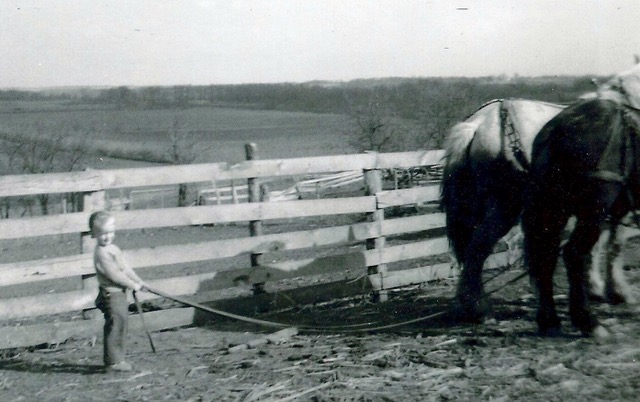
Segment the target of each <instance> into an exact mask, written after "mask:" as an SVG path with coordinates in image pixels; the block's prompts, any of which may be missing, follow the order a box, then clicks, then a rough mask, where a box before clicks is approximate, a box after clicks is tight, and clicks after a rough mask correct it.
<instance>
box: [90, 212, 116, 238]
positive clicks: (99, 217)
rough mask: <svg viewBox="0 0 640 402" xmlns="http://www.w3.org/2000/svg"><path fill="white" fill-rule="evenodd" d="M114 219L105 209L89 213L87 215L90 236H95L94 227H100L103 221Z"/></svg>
mask: <svg viewBox="0 0 640 402" xmlns="http://www.w3.org/2000/svg"><path fill="white" fill-rule="evenodd" d="M112 219H114V218H113V215H111V214H110V213H109V212H107V211H98V212H94V213H92V214H91V216H90V217H89V230H91V237H95V235H96V228H101V227H102V226H104V224H105V223H107V222H108V221H110V220H112Z"/></svg>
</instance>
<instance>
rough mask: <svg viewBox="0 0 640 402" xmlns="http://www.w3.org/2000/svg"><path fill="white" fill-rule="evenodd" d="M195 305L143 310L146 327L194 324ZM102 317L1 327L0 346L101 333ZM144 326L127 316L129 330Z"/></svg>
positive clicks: (63, 339)
mask: <svg viewBox="0 0 640 402" xmlns="http://www.w3.org/2000/svg"><path fill="white" fill-rule="evenodd" d="M194 315H195V309H193V308H174V309H169V310H162V311H152V312H147V313H144V318H145V324H146V325H147V328H148V329H149V331H161V330H166V329H171V328H176V327H183V326H188V325H192V324H193V319H194ZM103 325H104V319H103V318H102V317H99V318H97V319H95V320H83V321H69V322H57V323H49V324H34V325H23V326H19V327H7V326H2V327H0V349H9V348H22V347H28V346H35V345H41V344H47V343H50V344H56V343H61V342H64V341H66V340H67V339H69V338H72V337H74V338H82V337H86V338H90V337H93V336H98V335H100V334H101V333H102V326H103ZM142 330H144V329H143V328H142V323H141V322H140V320H139V319H136V317H135V315H132V316H130V317H129V331H130V332H137V331H142Z"/></svg>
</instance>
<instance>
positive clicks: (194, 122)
mask: <svg viewBox="0 0 640 402" xmlns="http://www.w3.org/2000/svg"><path fill="white" fill-rule="evenodd" d="M0 117H1V118H0V131H1V132H28V131H29V130H34V129H35V128H36V127H41V128H42V129H44V130H65V129H66V130H68V132H70V133H72V134H73V135H77V136H85V135H86V136H90V137H91V138H92V141H93V142H94V143H95V144H96V145H97V146H98V147H99V148H100V147H103V148H107V149H124V150H129V151H138V150H149V151H151V152H154V153H160V154H161V153H163V152H166V151H167V150H168V148H169V146H170V141H169V138H168V135H167V132H168V131H169V130H170V129H171V128H172V125H173V124H174V122H175V123H177V124H178V126H179V127H180V128H181V129H183V130H188V131H190V132H191V134H190V135H191V137H190V138H191V139H192V140H193V141H195V142H197V144H198V147H199V148H201V149H202V150H203V151H202V152H201V159H199V160H198V162H228V163H237V162H241V161H243V160H244V158H245V155H244V144H245V143H247V142H255V143H257V144H258V152H259V157H260V158H262V159H270V158H289V157H301V156H318V155H332V154H344V153H348V151H349V149H348V145H347V144H348V139H347V135H346V134H345V133H346V132H348V130H349V118H348V116H344V115H339V114H318V113H305V112H282V111H260V110H243V109H222V108H213V107H206V108H205V107H194V108H189V109H170V110H169V109H157V110H109V109H97V108H95V106H91V105H87V106H83V105H73V106H70V105H67V104H65V103H63V102H50V101H48V102H45V101H42V102H41V101H34V102H18V103H16V102H0ZM128 166H129V165H127V164H122V165H120V166H118V167H128ZM92 167H94V168H106V167H104V166H100V163H99V162H96V166H92ZM109 167H113V166H109Z"/></svg>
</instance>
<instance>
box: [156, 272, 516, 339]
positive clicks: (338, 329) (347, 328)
mask: <svg viewBox="0 0 640 402" xmlns="http://www.w3.org/2000/svg"><path fill="white" fill-rule="evenodd" d="M504 272H506V270H505V271H504ZM504 272H502V273H504ZM502 273H500V274H499V275H501V274H502ZM527 274H528V273H527V272H523V273H521V274H519V275H518V276H517V277H515V278H514V279H511V280H510V281H508V282H506V283H505V284H503V285H502V286H500V287H498V288H496V289H493V290H492V291H490V292H487V293H485V294H484V295H483V298H486V297H488V296H490V295H492V294H493V293H496V292H498V291H500V290H501V289H504V288H505V287H507V286H508V285H510V284H512V283H515V282H517V281H519V280H520V279H522V278H523V277H525V276H526V275H527ZM499 275H496V276H494V277H493V278H491V279H489V280H488V281H486V282H485V284H486V283H488V282H490V281H492V280H494V279H495V278H497V277H498V276H499ZM147 290H148V291H149V292H151V293H154V294H156V295H158V296H161V297H164V298H166V299H169V300H173V301H175V302H178V303H181V304H185V305H187V306H190V307H194V308H197V309H199V310H203V311H207V312H209V313H212V314H216V315H220V316H223V317H227V318H232V319H235V320H239V321H244V322H248V323H251V324H258V325H262V326H266V327H272V328H290V327H292V325H290V324H284V323H280V322H275V321H267V320H260V319H257V318H251V317H246V316H243V315H239V314H233V313H230V312H228V311H224V310H220V309H216V308H213V307H209V306H205V305H203V304H200V303H196V302H192V301H188V300H185V299H182V298H179V297H176V296H172V295H169V294H167V293H164V292H162V291H160V290H157V289H153V288H149V287H147ZM451 311H452V309H446V310H443V311H440V312H438V313H434V314H430V315H427V316H424V317H418V318H414V319H412V320H406V321H402V322H399V323H394V324H387V325H380V326H375V327H368V325H370V323H360V324H352V325H339V326H328V327H314V326H306V325H301V326H295V327H296V328H297V329H298V330H299V331H301V332H308V333H364V332H376V331H383V330H388V329H393V328H399V327H403V326H406V325H410V324H415V323H418V322H422V321H427V320H430V319H433V318H436V317H440V316H442V315H445V314H447V313H449V312H451ZM357 327H364V328H357Z"/></svg>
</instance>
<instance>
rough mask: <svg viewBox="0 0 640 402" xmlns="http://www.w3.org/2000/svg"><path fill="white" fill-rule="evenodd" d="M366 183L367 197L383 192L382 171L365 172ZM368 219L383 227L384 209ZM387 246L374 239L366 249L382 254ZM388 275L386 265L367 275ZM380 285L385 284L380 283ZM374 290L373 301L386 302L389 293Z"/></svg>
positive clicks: (370, 270)
mask: <svg viewBox="0 0 640 402" xmlns="http://www.w3.org/2000/svg"><path fill="white" fill-rule="evenodd" d="M364 182H365V188H366V195H375V194H376V193H378V192H379V191H382V171H381V170H380V169H372V170H365V171H364ZM368 218H369V221H370V222H377V223H378V227H381V226H382V221H384V209H376V210H375V211H374V212H370V213H369V214H368ZM385 244H386V239H385V238H384V237H382V236H377V237H373V238H370V239H367V241H366V247H367V250H374V249H375V250H378V252H379V253H380V254H382V251H383V250H384V247H385ZM386 273H387V266H386V264H380V265H373V266H368V267H367V275H375V274H378V275H380V276H381V277H384V275H385V274H386ZM380 283H384V282H383V281H380ZM382 287H383V286H381V288H380V289H374V290H373V299H374V300H376V301H385V300H386V299H387V296H388V295H387V292H386V291H385V290H383V289H382Z"/></svg>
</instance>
